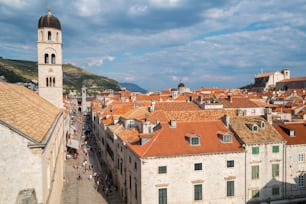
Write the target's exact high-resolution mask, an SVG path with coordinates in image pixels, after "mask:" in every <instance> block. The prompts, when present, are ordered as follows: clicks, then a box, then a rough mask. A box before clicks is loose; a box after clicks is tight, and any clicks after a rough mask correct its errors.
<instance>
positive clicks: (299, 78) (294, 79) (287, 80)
mask: <svg viewBox="0 0 306 204" xmlns="http://www.w3.org/2000/svg"><path fill="white" fill-rule="evenodd" d="M295 81H306V77H296V78H291V79H284V80H281V81H279V82H278V83H284V82H295Z"/></svg>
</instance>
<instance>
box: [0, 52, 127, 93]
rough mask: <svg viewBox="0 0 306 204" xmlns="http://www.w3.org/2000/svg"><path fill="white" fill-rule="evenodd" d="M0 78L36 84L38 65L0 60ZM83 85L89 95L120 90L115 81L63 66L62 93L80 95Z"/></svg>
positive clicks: (70, 65) (70, 66)
mask: <svg viewBox="0 0 306 204" xmlns="http://www.w3.org/2000/svg"><path fill="white" fill-rule="evenodd" d="M0 76H3V77H5V80H6V81H7V82H10V83H17V82H23V83H26V82H32V83H35V84H37V79H38V65H37V62H35V61H27V60H16V59H4V58H0ZM83 85H85V86H86V88H87V90H88V91H87V92H88V93H90V94H94V93H98V92H100V91H103V90H108V89H112V90H114V91H119V90H121V85H120V84H119V82H117V81H116V80H113V79H110V78H108V77H104V76H99V75H96V74H93V73H90V72H88V71H86V70H84V69H82V68H80V67H77V66H75V65H72V64H63V88H64V92H66V93H69V92H70V91H73V90H76V92H78V93H80V91H81V88H82V86H83Z"/></svg>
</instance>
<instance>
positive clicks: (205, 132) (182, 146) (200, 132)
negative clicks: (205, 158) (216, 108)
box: [128, 121, 243, 157]
mask: <svg viewBox="0 0 306 204" xmlns="http://www.w3.org/2000/svg"><path fill="white" fill-rule="evenodd" d="M219 131H222V132H229V133H230V131H229V130H228V129H227V128H226V127H225V126H224V124H223V123H222V122H221V121H192V122H177V126H176V128H171V127H169V124H168V123H163V124H162V128H161V129H160V130H158V131H156V132H155V136H153V137H152V139H151V140H150V141H149V142H147V143H145V144H144V145H139V144H135V143H132V144H128V145H129V147H130V148H131V149H132V150H133V151H134V152H135V153H137V154H138V155H139V156H141V157H152V156H174V155H190V154H208V153H218V152H240V151H243V149H242V148H241V146H240V144H239V142H238V141H237V140H236V138H235V137H234V136H233V137H232V140H233V141H232V142H231V143H223V142H222V141H221V140H220V138H219V137H218V132H219ZM190 133H193V134H194V135H196V136H199V137H200V145H198V146H192V145H190V144H189V141H188V138H187V137H188V136H190Z"/></svg>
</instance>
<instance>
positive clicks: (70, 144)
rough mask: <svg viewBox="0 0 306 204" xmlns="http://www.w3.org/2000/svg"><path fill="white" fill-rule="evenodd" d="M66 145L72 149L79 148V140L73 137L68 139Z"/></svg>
mask: <svg viewBox="0 0 306 204" xmlns="http://www.w3.org/2000/svg"><path fill="white" fill-rule="evenodd" d="M67 146H68V147H71V148H74V149H79V146H80V141H78V140H75V139H68V142H67Z"/></svg>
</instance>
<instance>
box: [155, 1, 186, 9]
mask: <svg viewBox="0 0 306 204" xmlns="http://www.w3.org/2000/svg"><path fill="white" fill-rule="evenodd" d="M149 2H150V4H151V5H152V6H155V7H160V8H169V7H170V8H171V7H175V6H178V5H179V3H180V2H181V1H180V0H150V1H149Z"/></svg>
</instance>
